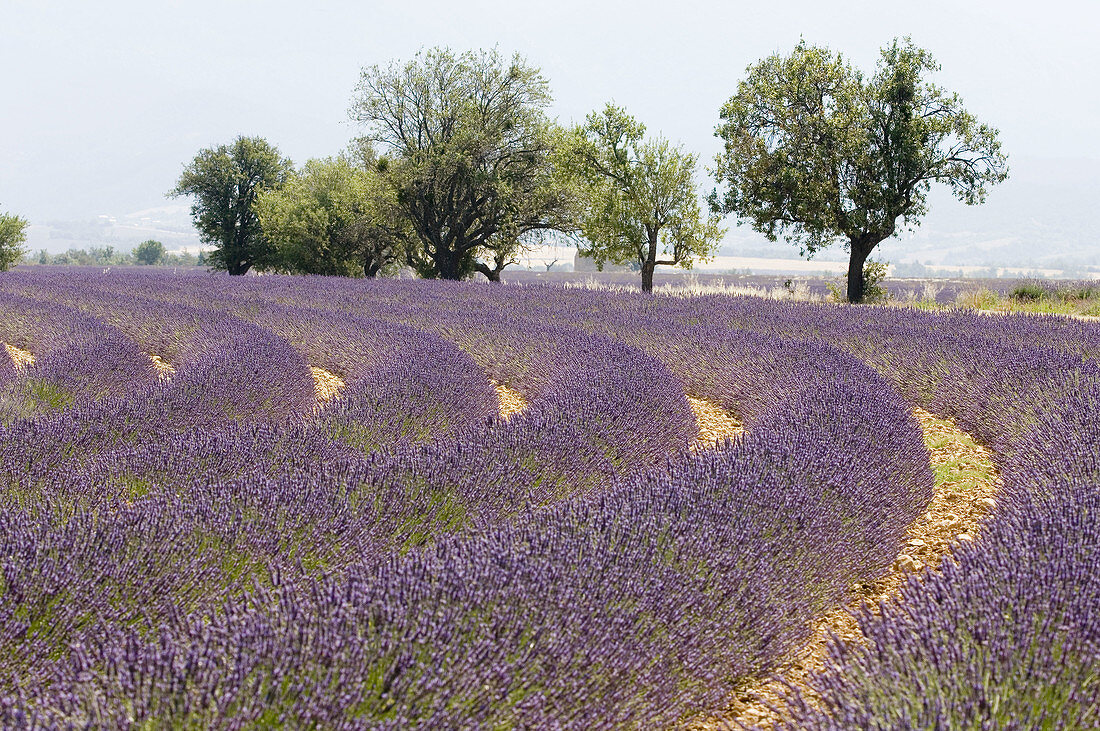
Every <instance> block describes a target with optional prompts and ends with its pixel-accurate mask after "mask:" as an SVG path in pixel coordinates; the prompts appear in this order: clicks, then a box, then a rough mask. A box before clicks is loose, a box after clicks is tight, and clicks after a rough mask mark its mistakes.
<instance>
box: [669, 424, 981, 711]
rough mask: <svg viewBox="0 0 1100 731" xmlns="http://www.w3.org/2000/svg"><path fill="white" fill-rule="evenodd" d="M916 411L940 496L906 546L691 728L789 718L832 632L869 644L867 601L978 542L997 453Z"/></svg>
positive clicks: (889, 594)
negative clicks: (790, 695)
mask: <svg viewBox="0 0 1100 731" xmlns="http://www.w3.org/2000/svg"><path fill="white" fill-rule="evenodd" d="M913 413H914V415H915V416H916V417H917V419H918V420H919V421H920V423H921V428H922V430H923V431H924V440H925V444H926V445H927V446H928V449H929V453H930V456H931V465H932V469H933V471H934V472H935V473H936V485H935V495H934V496H933V498H932V502H931V503H930V504H929V506H928V510H927V511H926V512H925V513H924V514H923V515H921V517H920V518H918V519H917V520H916V521H914V522H913V523H912V524H911V525H910V526H909V528H908V530H907V537H906V546H905V548H904V549H903V552H902V553H900V554H899V555H898V558H897V560H895V561H894V564H893V566H891V568H890V571H889V573H888V574H887V575H886V576H884V577H883V578H881V579H879V580H877V581H875V582H872V583H870V584H857V585H855V586H853V587H852V589H851V593H850V594H849V599H848V602H847V604H846V606H843V607H841V608H838V609H836V610H835V611H833V612H831V613H829V614H827V615H826V616H824V617H822V618H821V620H820V621H819V623H818V624H817V626H816V627H815V628H814V634H813V636H812V638H811V639H810V641H809V642H808V643H807V644H806V645H805V646H804V647H802V649H801V650H799V651H798V652H797V653H795V654H794V656H792V657H791V658H790V659H789V660H788V661H787V662H786V663H784V664H782V665H781V666H779V667H778V668H776V669H775V675H774V676H773V677H770V678H758V679H753V680H750V681H749V682H748V683H746V684H745V685H744V686H743V687H741V688H738V689H737V690H736V691H735V692H734V693H733V695H732V696H731V697H730V699H729V705H728V707H727V708H725V709H723V710H722V711H720V712H719V713H718V714H716V715H714V716H712V717H709V718H706V719H705V720H695V721H693V722H692V723H691V727H692V728H695V729H713V728H747V727H757V728H765V729H769V728H774V725H775V723H776V721H778V720H780V719H781V718H783V698H784V695H785V683H789V684H790V685H792V686H794V687H795V688H798V689H799V690H800V691H801V692H802V693H803V694H804V697H805V698H806V699H807V700H809V701H810V702H811V703H812V702H813V695H812V692H811V691H810V689H809V687H808V685H807V681H808V679H809V677H810V676H811V674H813V673H814V672H816V671H819V670H822V669H823V668H824V667H825V657H826V654H827V643H828V640H829V637H830V636H836V637H838V638H840V639H842V640H844V641H845V642H856V643H858V642H862V641H863V639H864V638H863V634H862V633H861V632H860V630H859V627H858V625H857V624H856V621H855V616H854V612H856V611H858V610H859V609H860V608H862V607H863V606H869V607H871V608H872V610H874V611H876V612H877V611H878V605H879V603H880V602H881V603H890V602H894V601H897V597H898V596H899V592H900V588H901V586H902V584H903V583H904V582H905V581H906V580H907V579H909V578H913V577H915V578H916V580H917V581H920V577H921V576H923V575H924V574H925V572H931V571H936V570H937V569H938V568H939V565H940V563H941V562H942V561H943V560H944V558H946V557H947V556H948V555H950V553H951V550H952V547H953V546H955V545H957V544H958V542H959V541H971V540H974V537H975V536H976V535H977V534H978V532H979V531H980V529H981V524H982V521H983V520H984V519H985V517H986V516H987V515H988V514H989V511H990V510H991V509H992V508H993V506H994V505H995V500H994V498H995V496H996V494H997V490H998V488H999V486H1000V483H999V480H998V478H997V475H996V473H995V472H994V469H993V462H992V459H991V455H990V452H989V450H987V449H985V448H984V447H981V446H979V445H978V444H976V443H975V442H974V440H973V439H972V438H971V437H970V436H969V435H967V434H966V433H965V432H963V431H962V430H961V429H959V428H958V427H957V426H956V425H955V424H954V422H952V421H950V420H946V419H940V418H938V417H935V416H933V415H932V414H930V413H928V412H927V411H924V410H923V409H915V410H914V412H913ZM952 463H954V464H952Z"/></svg>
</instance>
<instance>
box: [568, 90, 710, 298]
mask: <svg viewBox="0 0 1100 731" xmlns="http://www.w3.org/2000/svg"><path fill="white" fill-rule="evenodd" d="M562 157H563V158H564V162H563V166H565V167H567V168H568V169H570V170H571V171H572V172H573V173H575V175H576V177H577V179H578V180H579V181H580V188H581V191H582V193H581V196H580V197H581V200H582V201H583V207H582V212H581V216H580V232H581V233H582V234H583V236H584V239H585V240H586V242H587V243H586V244H582V245H581V253H582V254H584V255H586V256H590V257H592V258H593V259H595V261H596V264H597V266H599V267H601V268H602V267H603V264H604V263H605V262H608V261H610V262H612V263H614V264H626V263H628V262H631V261H634V262H637V263H638V266H639V268H640V270H641V274H642V291H644V292H652V291H653V272H654V269H655V268H656V267H657V266H659V265H666V266H681V267H684V268H689V267H691V265H692V263H693V262H694V261H695V260H696V259H698V258H703V259H706V258H709V257H710V256H712V255H713V254H714V251H715V249H716V248H717V246H718V241H719V240H720V239H721V238H722V235H723V233H724V231H723V230H722V228H721V227H720V226H719V222H718V219H717V218H716V217H714V216H705V215H704V214H703V211H702V210H701V206H700V202H699V194H698V191H697V190H696V185H695V169H696V163H697V161H698V157H697V156H696V155H694V154H691V153H689V152H685V151H684V150H683V149H682V148H680V147H674V146H673V145H672V144H670V143H669V142H668V140H666V139H663V138H657V139H653V140H646V139H645V126H644V125H642V124H640V123H638V122H637V121H636V120H635V119H634V118H633V117H631V116H630V115H629V114H627V113H626V112H625V111H624V110H623V109H621V108H620V107H616V106H615V105H613V104H608V105H607V106H606V107H605V108H604V110H603V111H602V112H593V113H592V114H590V115H588V118H587V120H586V124H584V125H583V126H580V127H577V128H576V129H574V130H573V134H572V135H571V138H570V139H569V140H568V141H567V142H566V144H565V145H564V150H563V153H562Z"/></svg>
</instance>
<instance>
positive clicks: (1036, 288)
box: [1012, 282, 1047, 301]
mask: <svg viewBox="0 0 1100 731" xmlns="http://www.w3.org/2000/svg"><path fill="white" fill-rule="evenodd" d="M1046 296H1047V291H1046V289H1045V288H1044V287H1043V285H1041V284H1039V283H1038V282H1022V283H1020V284H1018V285H1016V287H1014V288H1013V290H1012V297H1013V298H1014V299H1018V300H1029V301H1034V300H1041V299H1044V298H1045V297H1046Z"/></svg>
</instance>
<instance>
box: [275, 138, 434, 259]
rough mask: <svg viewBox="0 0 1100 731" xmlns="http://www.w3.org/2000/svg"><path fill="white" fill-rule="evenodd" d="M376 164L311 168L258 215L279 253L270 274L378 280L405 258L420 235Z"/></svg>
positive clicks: (317, 163)
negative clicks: (398, 212)
mask: <svg viewBox="0 0 1100 731" xmlns="http://www.w3.org/2000/svg"><path fill="white" fill-rule="evenodd" d="M392 198H393V192H392V190H391V189H389V188H388V187H387V186H385V184H384V183H383V182H382V180H381V179H380V174H379V172H378V170H377V166H376V164H375V163H374V161H371V160H367V161H364V164H356V163H354V162H353V161H352V160H350V159H349V158H348V157H344V156H342V157H335V158H326V159H323V160H309V161H308V162H306V164H305V165H304V166H303V168H302V170H301V171H299V172H296V173H293V174H291V175H290V177H289V179H288V180H287V182H286V184H285V185H283V186H282V187H280V188H272V189H269V190H265V191H263V192H261V193H260V195H259V197H258V198H257V201H256V210H257V213H258V215H259V217H260V224H261V227H262V229H263V232H264V236H265V237H266V238H267V240H268V242H269V243H270V244H271V246H272V247H273V250H272V252H271V256H270V262H269V266H270V268H273V269H276V270H279V271H285V272H288V273H292V274H330V275H342V276H368V277H373V276H375V275H376V274H378V273H379V272H380V271H382V270H383V269H384V268H386V267H391V266H393V265H394V263H395V262H397V261H398V259H399V257H401V256H403V254H404V249H405V242H406V240H407V239H409V238H410V237H411V236H412V232H411V230H410V229H409V227H408V225H407V224H406V223H405V221H404V220H403V219H401V218H400V217H398V216H395V208H396V202H395V201H393V200H392Z"/></svg>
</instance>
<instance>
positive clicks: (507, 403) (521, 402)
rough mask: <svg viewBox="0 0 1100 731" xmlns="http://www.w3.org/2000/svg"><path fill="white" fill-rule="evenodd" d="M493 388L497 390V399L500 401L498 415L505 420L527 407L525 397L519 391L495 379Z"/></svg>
mask: <svg viewBox="0 0 1100 731" xmlns="http://www.w3.org/2000/svg"><path fill="white" fill-rule="evenodd" d="M493 388H495V389H496V390H497V400H498V401H500V417H501V418H502V419H504V420H505V421H507V420H508V419H510V418H512V417H513V416H515V415H516V414H518V413H519V412H521V411H523V410H524V409H526V408H527V399H525V398H523V396H521V395H520V393H519V391H516V390H514V389H511V388H508V387H507V386H504V385H502V384H500V383H497V382H495V381H494V382H493Z"/></svg>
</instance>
